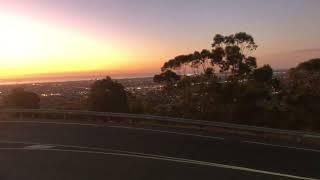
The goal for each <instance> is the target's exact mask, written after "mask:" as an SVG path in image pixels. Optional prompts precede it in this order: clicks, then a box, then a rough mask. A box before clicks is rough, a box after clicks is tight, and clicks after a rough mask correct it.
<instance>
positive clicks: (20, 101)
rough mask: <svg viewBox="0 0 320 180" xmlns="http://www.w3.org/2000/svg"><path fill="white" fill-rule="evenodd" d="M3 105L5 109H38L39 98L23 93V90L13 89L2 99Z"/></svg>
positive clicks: (35, 95) (30, 93)
mask: <svg viewBox="0 0 320 180" xmlns="http://www.w3.org/2000/svg"><path fill="white" fill-rule="evenodd" d="M4 103H5V106H6V107H10V108H30V109H38V108H39V107H40V105H39V103H40V97H39V96H38V95H37V94H36V93H33V92H28V91H25V90H24V89H23V88H15V89H13V90H12V91H11V92H10V94H9V95H8V96H6V97H5V98H4Z"/></svg>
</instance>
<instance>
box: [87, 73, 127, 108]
mask: <svg viewBox="0 0 320 180" xmlns="http://www.w3.org/2000/svg"><path fill="white" fill-rule="evenodd" d="M88 105H89V109H90V110H93V111H105V112H107V111H109V112H127V111H128V102H127V95H126V91H125V89H124V87H123V86H122V85H121V84H120V83H118V82H116V81H113V80H112V79H111V78H110V77H108V76H107V77H106V78H105V79H101V80H97V81H95V82H94V83H93V85H92V86H91V89H90V92H89V97H88Z"/></svg>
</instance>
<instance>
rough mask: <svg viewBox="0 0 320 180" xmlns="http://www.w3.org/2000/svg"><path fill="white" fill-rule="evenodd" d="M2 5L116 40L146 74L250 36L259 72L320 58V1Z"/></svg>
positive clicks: (84, 0)
mask: <svg viewBox="0 0 320 180" xmlns="http://www.w3.org/2000/svg"><path fill="white" fill-rule="evenodd" d="M0 2H1V7H0V10H6V11H9V12H10V13H19V14H22V15H25V16H26V17H28V18H32V19H35V20H37V21H40V22H43V23H47V24H50V25H51V26H56V27H63V28H67V29H69V30H72V31H74V32H81V33H84V34H87V35H88V36H90V37H91V38H93V39H97V40H106V41H107V40H108V39H112V42H113V43H114V44H116V46H117V47H118V48H119V49H123V50H124V51H130V50H131V51H135V52H134V53H131V54H130V53H128V54H127V55H126V56H125V57H126V58H127V59H125V60H123V63H127V64H130V63H131V64H134V63H135V64H137V65H141V66H146V67H145V71H144V72H154V71H157V70H158V69H159V68H160V65H161V64H162V63H163V62H164V61H166V60H168V59H169V58H171V57H172V56H175V55H178V54H181V53H188V52H193V51H194V50H199V49H200V50H201V49H203V48H210V44H211V41H212V38H213V36H214V34H216V33H221V34H230V33H235V32H240V31H245V32H248V33H249V34H251V35H253V36H254V38H255V40H256V42H257V44H258V45H259V48H258V50H257V53H256V56H257V57H258V58H259V59H258V62H259V64H266V63H270V64H271V65H272V66H273V67H274V68H289V67H293V66H295V65H296V64H297V63H298V62H301V61H304V60H307V59H308V58H313V57H320V41H319V34H320V23H319V19H320V11H319V9H320V1H319V0H268V1H262V0H223V1H221V0H197V1H195V0H61V1H56V0H38V1H37V0H19V1H15V0H10V1H9V0H7V1H4V0H0ZM48 61H49V60H48ZM133 61H134V62H133ZM135 69H136V71H138V70H139V71H140V69H139V68H137V67H135ZM130 72H132V73H137V72H134V70H131V71H130Z"/></svg>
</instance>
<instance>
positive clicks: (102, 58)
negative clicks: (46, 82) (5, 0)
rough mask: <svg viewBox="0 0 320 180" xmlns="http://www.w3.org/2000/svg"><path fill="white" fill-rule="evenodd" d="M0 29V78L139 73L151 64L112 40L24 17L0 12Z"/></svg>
mask: <svg viewBox="0 0 320 180" xmlns="http://www.w3.org/2000/svg"><path fill="white" fill-rule="evenodd" d="M0 29H1V31H0V64H1V65H0V72H1V73H0V78H5V79H8V78H9V79H12V78H18V77H24V76H36V75H38V74H52V73H60V74H62V73H70V72H82V71H83V72H89V71H101V70H106V71H108V70H122V71H123V70H124V69H126V68H128V69H130V68H133V69H140V70H142V71H143V70H144V68H143V67H144V66H145V67H146V68H148V65H150V64H152V63H145V64H144V63H141V62H142V61H144V60H145V58H146V57H139V56H138V55H136V54H135V53H134V51H133V50H128V49H123V48H119V47H117V45H116V43H115V41H114V40H113V39H98V38H95V37H94V36H90V35H88V34H84V33H81V32H78V31H73V30H71V29H68V28H63V27H58V26H53V25H50V24H47V23H41V22H38V21H35V20H33V19H28V18H26V17H24V16H17V15H12V14H8V13H7V14H6V13H0ZM129 59H130V62H129V61H128V60H129ZM139 62H140V63H139ZM138 66H140V67H138Z"/></svg>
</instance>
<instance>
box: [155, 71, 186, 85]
mask: <svg viewBox="0 0 320 180" xmlns="http://www.w3.org/2000/svg"><path fill="white" fill-rule="evenodd" d="M178 80H180V76H179V75H177V74H176V73H175V72H173V71H171V70H166V71H164V72H162V73H161V74H158V75H155V76H154V77H153V81H154V82H157V83H166V84H171V85H172V84H173V83H175V82H177V81H178Z"/></svg>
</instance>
